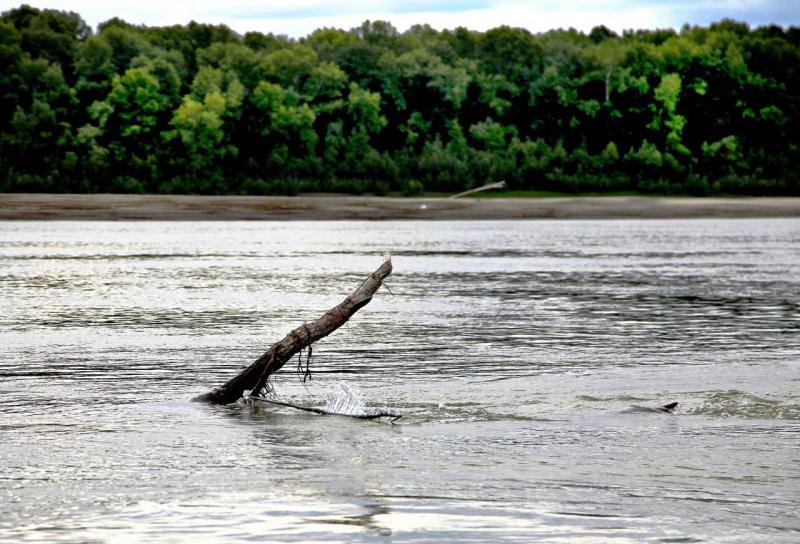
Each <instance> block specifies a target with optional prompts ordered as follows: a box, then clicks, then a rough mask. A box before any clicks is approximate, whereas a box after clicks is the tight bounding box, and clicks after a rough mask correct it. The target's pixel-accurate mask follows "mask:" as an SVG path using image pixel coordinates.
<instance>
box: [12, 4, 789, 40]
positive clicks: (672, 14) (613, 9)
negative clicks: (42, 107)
mask: <svg viewBox="0 0 800 544" xmlns="http://www.w3.org/2000/svg"><path fill="white" fill-rule="evenodd" d="M28 3H29V4H31V5H34V6H36V7H48V8H54V9H62V10H69V11H75V12H77V13H79V14H80V15H81V16H83V18H84V19H85V20H86V21H87V22H88V23H89V24H91V25H92V26H95V27H96V25H97V24H98V23H99V22H102V21H105V20H108V19H110V18H112V17H115V16H116V17H120V18H122V19H124V20H126V21H128V22H130V23H134V24H148V25H170V24H186V23H188V22H189V21H190V20H195V21H198V22H202V23H211V24H219V23H222V24H226V25H228V26H230V27H231V28H233V29H234V30H236V31H238V32H240V33H244V32H247V31H250V30H258V31H261V32H273V33H276V34H288V35H290V36H294V37H300V36H305V35H307V34H308V33H310V32H312V31H313V30H315V29H317V28H320V27H324V26H329V27H337V28H344V29H350V28H353V27H355V26H358V25H360V24H361V23H362V22H363V21H364V20H366V19H370V20H375V19H381V20H388V21H391V22H392V23H393V24H394V25H395V26H396V27H398V28H399V29H400V30H405V29H406V28H408V27H409V26H411V25H413V24H418V23H427V24H430V25H431V26H433V27H434V28H439V29H442V28H454V27H456V26H465V27H467V28H470V29H474V30H486V29H489V28H493V27H496V26H500V25H510V26H519V27H524V28H527V29H529V30H531V31H532V32H542V31H546V30H549V29H552V28H559V27H563V28H567V27H574V28H577V29H579V30H583V31H588V30H590V29H591V28H592V27H594V26H596V25H600V24H603V25H606V26H608V27H609V28H611V29H613V30H616V31H618V32H619V31H622V30H623V29H627V28H665V27H680V26H681V25H682V24H683V23H685V22H689V23H691V24H708V23H709V22H711V21H714V20H719V19H721V18H723V17H732V18H736V19H740V20H745V21H749V22H751V23H754V24H759V23H765V22H775V23H778V24H798V23H800V2H798V1H797V0H699V1H696V2H692V1H691V0H649V1H637V0H539V1H535V2H531V1H524V0H460V1H459V0H427V1H425V2H423V1H421V0H410V1H406V2H397V1H394V2H393V1H389V0H371V1H360V0H342V1H340V2H330V1H321V0H293V1H292V2H291V3H289V2H287V0H282V1H279V2H275V1H265V0H231V1H229V2H227V3H221V2H219V0H173V1H163V0H161V1H157V0H138V1H136V2H113V1H112V2H109V1H100V0H65V1H64V0H52V1H37V0H28ZM18 5H19V4H18V3H17V2H8V1H5V0H0V9H2V10H3V11H5V10H7V9H10V8H13V7H16V6H18ZM460 6H463V9H459V7H460Z"/></svg>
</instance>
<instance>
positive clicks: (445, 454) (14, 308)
mask: <svg viewBox="0 0 800 544" xmlns="http://www.w3.org/2000/svg"><path fill="white" fill-rule="evenodd" d="M798 248H800V221H797V220H739V221H727V220H725V221H721V220H717V221H711V220H709V221H702V220H697V221H694V220H693V221H573V222H560V221H541V222H525V221H519V222H437V223H416V222H386V223H359V222H333V223H236V222H231V223H203V222H186V223H126V222H121V223H81V222H74V223H72V222H70V223H46V222H30V223H17V222H7V223H0V309H1V310H2V311H0V395H1V396H2V399H3V403H2V405H0V438H2V444H0V467H2V471H0V540H3V541H5V540H11V541H15V540H29V541H43V542H53V541H72V542H85V541H109V542H111V541H113V542H124V541H131V542H164V541H189V540H198V539H202V540H204V541H206V540H207V541H235V540H245V539H252V540H259V539H261V540H267V541H270V540H271V541H275V540H279V541H302V542H307V541H333V542H337V541H338V542H360V541H363V542H375V541H378V542H380V541H387V540H389V539H398V540H402V541H420V542H431V541H447V542H452V541H482V542H497V541H531V540H537V539H538V540H542V541H547V542H555V541H565V542H574V541H576V540H581V539H583V540H593V541H601V542H607V541H627V542H641V541H645V540H655V541H663V542H669V541H674V542H678V541H680V542H691V541H705V540H712V541H714V540H733V541H742V542H750V541H766V540H768V541H771V542H780V541H785V542H794V541H796V539H797V536H798V533H800V519H798V516H797V515H796V512H797V511H798V508H800V493H798V491H797V489H798V486H797V483H798V480H799V479H800V445H799V444H800V440H798V438H800V393H799V392H798V391H800V390H799V389H798V387H799V386H800V371H798V368H799V367H800V355H798V354H800V334H798V333H800V276H798V274H797V270H800V250H798ZM386 249H390V250H392V251H393V253H394V255H395V256H394V263H395V273H394V275H393V276H392V277H391V278H389V282H388V283H389V286H390V287H391V294H390V293H389V292H388V291H383V290H382V291H381V292H379V294H378V296H376V298H375V300H373V301H372V303H371V304H369V305H368V306H367V307H365V308H364V309H362V310H361V311H360V312H359V314H357V315H356V316H355V317H354V319H353V320H351V322H350V323H349V324H348V325H347V326H345V327H342V328H341V329H340V330H339V331H337V332H336V333H334V334H333V335H331V336H330V337H328V338H325V339H324V340H322V341H321V342H319V343H318V344H317V345H315V347H314V360H313V362H312V365H311V371H312V377H311V380H310V381H309V380H307V381H306V383H303V380H302V375H298V374H297V373H296V372H295V366H296V365H294V364H292V363H290V364H288V365H287V366H286V367H285V369H284V371H282V372H281V373H280V374H279V375H278V376H276V378H275V386H276V388H277V391H278V394H279V398H280V399H282V400H286V401H289V402H294V403H297V404H302V405H307V406H318V407H324V406H325V405H326V402H327V401H328V400H329V399H330V398H331V397H332V396H335V394H336V392H337V388H338V387H339V385H338V384H339V383H340V382H341V381H342V380H346V381H347V382H348V383H349V384H351V385H352V386H353V387H354V388H355V390H354V391H355V392H356V393H357V395H358V396H359V399H360V400H361V401H363V406H364V407H363V409H364V410H367V411H377V410H390V411H392V412H397V413H401V414H403V419H401V420H400V421H398V424H397V425H395V426H392V425H388V424H387V423H385V422H375V421H360V420H354V419H349V418H342V417H322V416H317V415H314V414H309V413H305V412H297V411H295V410H292V409H290V408H283V407H277V406H265V405H258V404H257V405H253V406H248V405H244V404H236V405H232V406H225V407H210V406H202V405H197V404H193V403H190V402H188V401H187V399H190V398H192V397H193V396H194V395H196V394H198V393H201V392H203V391H205V390H206V389H208V388H209V387H212V386H214V385H217V384H219V383H221V382H222V381H224V380H226V379H227V378H229V377H231V376H232V375H233V374H234V373H235V372H237V371H238V370H239V369H240V368H242V366H243V365H246V364H248V363H249V362H250V361H252V360H253V359H254V358H255V357H257V356H258V355H260V354H261V352H263V351H264V349H265V348H266V347H267V346H268V345H269V344H270V343H271V342H273V341H275V340H277V339H279V338H281V337H282V336H283V335H284V334H285V333H286V332H288V331H289V330H290V329H291V328H293V327H295V326H296V325H297V324H299V323H302V322H303V321H308V320H310V319H314V318H316V317H317V316H319V315H320V314H321V313H322V312H324V311H325V310H327V309H328V308H330V307H332V306H333V305H334V304H336V303H338V302H339V301H340V300H341V298H342V297H343V296H344V295H346V294H347V293H348V292H349V291H350V290H351V289H353V288H354V287H355V286H357V285H358V284H359V283H360V282H361V281H362V279H363V277H364V276H365V275H366V274H367V273H368V272H370V271H371V270H373V269H374V268H375V267H376V266H377V265H378V264H379V263H380V257H379V253H380V252H381V251H383V250H386ZM670 401H679V402H680V407H679V409H678V410H677V413H676V414H673V415H668V414H648V413H625V414H621V413H620V412H622V411H623V410H624V409H625V408H627V407H628V406H629V405H631V404H637V405H658V404H663V403H666V402H670Z"/></svg>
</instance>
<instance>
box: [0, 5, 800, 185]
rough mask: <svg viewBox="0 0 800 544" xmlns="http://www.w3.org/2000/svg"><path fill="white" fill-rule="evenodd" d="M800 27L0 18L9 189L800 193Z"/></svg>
mask: <svg viewBox="0 0 800 544" xmlns="http://www.w3.org/2000/svg"><path fill="white" fill-rule="evenodd" d="M799 164H800V28H798V27H790V28H786V29H784V28H781V27H778V26H768V27H759V28H755V29H750V28H749V27H748V25H747V24H744V23H739V22H736V21H731V20H723V21H721V22H719V23H715V24H712V25H710V26H709V27H708V28H704V27H691V26H686V27H684V28H683V29H682V30H681V31H680V32H676V31H673V30H637V31H629V32H625V33H624V34H623V35H621V36H620V35H617V34H615V33H613V32H611V31H609V30H608V29H607V28H605V27H603V26H598V27H596V28H594V29H593V30H592V31H591V32H590V33H589V34H588V35H587V34H584V33H581V32H578V31H575V30H553V31H551V32H547V33H544V34H535V35H534V34H531V33H529V32H528V31H526V30H523V29H518V28H509V27H500V28H495V29H493V30H489V31H487V32H474V31H470V30H468V29H464V28H457V29H455V30H443V31H441V32H440V31H436V30H434V29H432V28H430V27H428V26H424V25H423V26H415V27H412V28H411V29H410V30H408V31H406V32H403V33H400V32H398V31H397V30H396V29H395V28H394V27H392V25H391V24H389V23H387V22H381V21H375V22H365V23H364V24H363V25H361V26H360V27H358V28H355V29H352V30H350V31H344V30H335V29H330V28H324V29H320V30H317V31H315V32H314V33H312V34H311V35H309V36H307V37H305V38H302V39H298V40H295V39H290V38H287V37H286V36H281V35H273V34H268V35H265V34H261V33H258V32H250V33H247V34H245V35H244V36H241V35H239V34H237V33H235V32H234V31H232V30H231V29H229V28H227V27H225V26H213V25H205V24H198V23H194V22H191V23H189V24H188V25H186V26H172V27H163V28H162V27H144V26H134V25H131V24H128V23H126V22H124V21H122V20H119V19H112V20H110V21H107V22H106V23H103V24H101V25H100V26H99V28H98V31H97V32H96V33H95V32H93V31H92V29H91V28H90V27H88V26H87V25H86V23H85V22H84V21H83V20H82V19H81V17H80V16H79V15H78V14H75V13H71V12H62V11H54V10H39V9H35V8H31V7H28V6H22V7H20V8H17V9H13V10H10V11H7V12H5V13H3V14H2V16H0V191H7V192H8V191H46V192H127V193H137V192H152V193H158V192H161V193H202V194H295V193H298V192H304V191H338V192H354V193H363V192H370V193H375V194H387V193H390V192H403V193H405V194H415V193H420V192H422V191H423V190H424V191H435V192H447V191H460V190H463V189H466V188H470V187H473V186H477V185H482V184H484V183H487V182H490V181H497V180H506V181H507V183H508V187H509V188H510V189H518V190H542V191H565V192H608V191H637V192H649V193H661V194H674V193H678V194H680V193H685V194H698V195H704V194H712V193H729V194H755V195H763V194H800V168H799V167H798V165H799Z"/></svg>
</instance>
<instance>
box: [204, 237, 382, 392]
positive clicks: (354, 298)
mask: <svg viewBox="0 0 800 544" xmlns="http://www.w3.org/2000/svg"><path fill="white" fill-rule="evenodd" d="M391 273H392V257H391V255H390V254H389V253H388V252H386V253H384V254H383V264H382V265H381V266H380V267H378V269H377V270H375V272H373V273H372V274H370V275H369V276H368V277H367V279H366V280H364V282H363V283H362V284H361V285H360V286H359V287H358V289H356V290H355V291H353V292H352V293H351V294H350V296H348V297H347V298H346V299H344V300H343V301H342V302H341V303H339V304H338V305H337V306H335V307H334V308H332V309H330V310H328V311H327V312H326V313H325V314H324V315H323V316H322V317H320V318H319V319H316V320H314V321H312V322H311V323H307V324H304V325H301V326H299V327H297V328H296V329H294V330H293V331H292V332H290V333H289V334H287V335H286V337H284V339H283V340H281V341H280V342H276V343H275V344H273V345H272V346H271V347H270V348H269V349H268V350H267V351H266V352H265V353H264V354H263V355H262V356H261V357H259V358H258V359H256V360H255V362H254V363H253V364H251V365H250V366H249V367H247V368H245V369H244V370H243V371H242V372H240V373H239V375H238V376H235V377H234V378H231V379H230V380H228V381H227V382H226V383H224V384H223V385H221V386H219V387H217V388H216V389H214V390H212V391H209V392H208V393H204V394H202V395H199V396H197V397H195V398H193V399H192V400H193V401H195V402H208V403H210V404H229V403H231V402H236V401H237V400H239V399H240V398H241V397H242V394H243V393H244V391H247V390H250V391H252V394H253V395H258V394H259V393H260V392H261V390H262V389H264V387H265V386H266V385H267V379H268V378H269V377H270V375H272V374H274V373H275V372H277V371H278V370H280V369H281V368H282V367H283V365H284V364H286V362H287V361H289V360H290V359H291V358H292V357H293V356H294V355H296V354H297V353H299V352H300V351H301V350H302V349H304V348H306V347H309V346H311V344H313V343H314V342H316V341H317V340H320V339H321V338H324V337H326V336H328V335H329V334H330V333H332V332H333V331H335V330H336V329H338V328H339V327H341V326H342V325H344V324H345V323H347V321H348V320H349V319H350V318H351V317H352V316H353V314H355V313H356V312H357V311H358V310H359V309H360V308H362V307H363V306H365V305H366V304H367V303H369V301H370V300H372V296H373V295H374V294H375V292H376V291H377V290H378V289H379V288H380V286H381V285H383V280H384V279H386V277H387V276H388V275H389V274H391Z"/></svg>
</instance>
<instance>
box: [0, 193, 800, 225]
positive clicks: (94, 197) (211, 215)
mask: <svg viewBox="0 0 800 544" xmlns="http://www.w3.org/2000/svg"><path fill="white" fill-rule="evenodd" d="M702 217H727V218H748V217H800V198H792V197H764V198H685V197H639V196H614V197H574V198H536V199H523V198H491V199H473V198H463V199H452V200H451V199H447V198H394V197H368V196H342V195H303V196H294V197H271V196H195V195H118V194H91V195H83V194H80V195H79V194H22V193H19V194H17V193H14V194H12V193H7V194H0V220H41V219H54V220H193V221H196V220H302V221H308V220H335V219H368V220H390V219H430V220H445V219H449V220H453V219H624V218H637V219H663V218H702Z"/></svg>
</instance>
